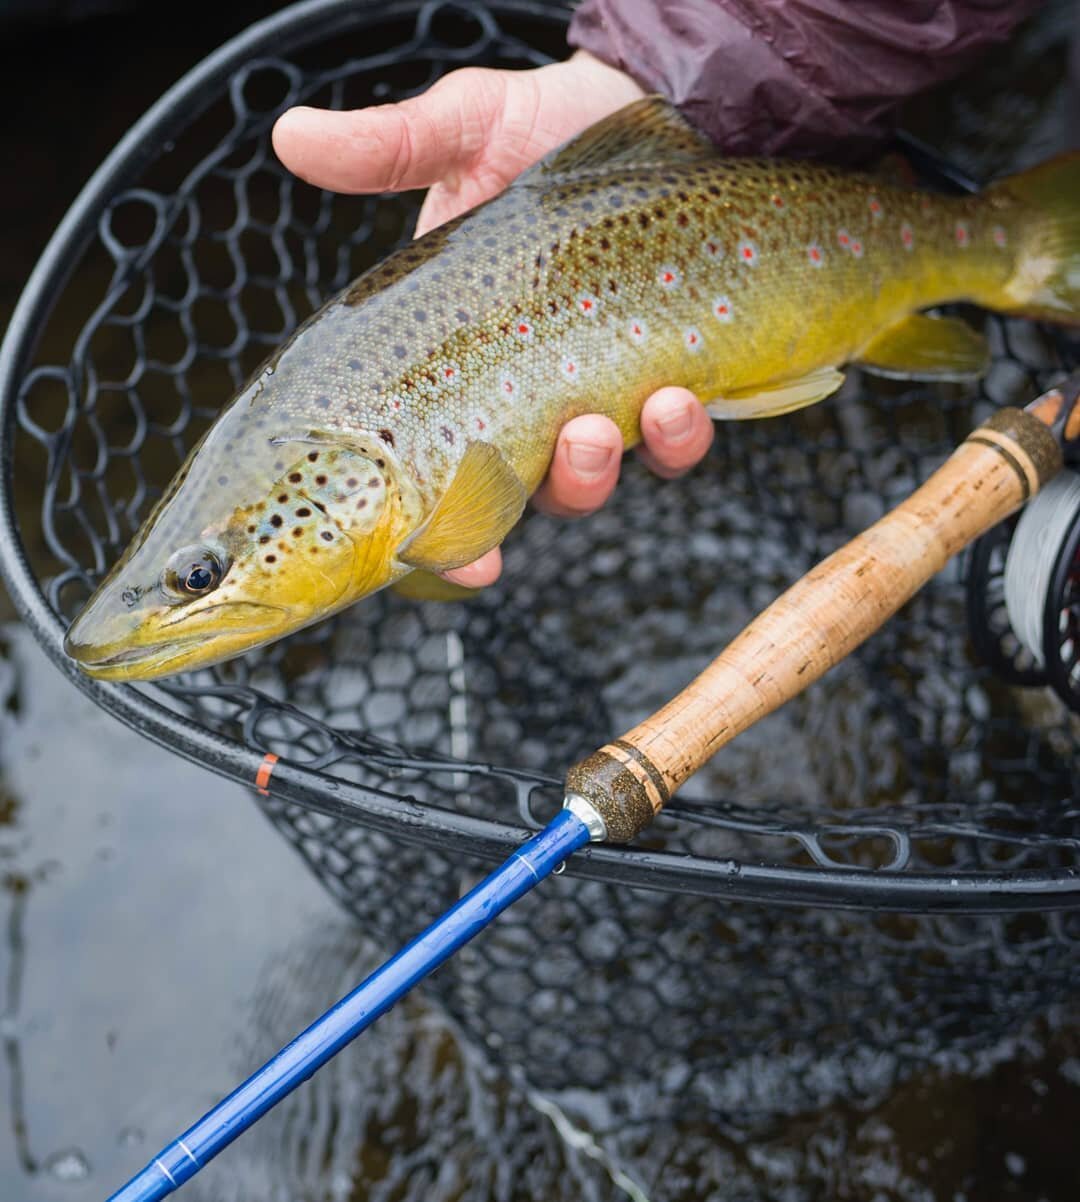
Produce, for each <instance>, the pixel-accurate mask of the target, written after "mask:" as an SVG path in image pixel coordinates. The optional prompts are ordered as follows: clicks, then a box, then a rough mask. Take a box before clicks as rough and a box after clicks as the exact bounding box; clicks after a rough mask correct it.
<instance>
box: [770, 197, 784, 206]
mask: <svg viewBox="0 0 1080 1202" xmlns="http://www.w3.org/2000/svg"><path fill="white" fill-rule="evenodd" d="M772 202H773V204H774V205H776V207H777V208H778V209H782V208H783V207H784V198H783V197H782V196H773V198H772Z"/></svg>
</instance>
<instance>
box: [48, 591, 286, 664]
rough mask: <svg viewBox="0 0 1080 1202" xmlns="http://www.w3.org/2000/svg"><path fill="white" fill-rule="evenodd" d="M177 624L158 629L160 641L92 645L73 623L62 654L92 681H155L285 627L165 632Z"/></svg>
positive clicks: (279, 613) (245, 647) (251, 645)
mask: <svg viewBox="0 0 1080 1202" xmlns="http://www.w3.org/2000/svg"><path fill="white" fill-rule="evenodd" d="M213 608H217V607H213ZM258 608H259V609H265V610H270V611H271V612H272V613H273V614H275V615H277V617H278V618H279V619H280V618H281V616H282V612H283V611H282V610H281V609H280V607H278V606H269V605H267V606H258ZM178 624H179V623H175V622H174V623H164V624H163V625H162V626H161V627H159V633H160V634H161V637H159V638H157V639H152V640H148V641H143V640H141V639H140V640H138V641H136V640H134V639H132V638H130V637H129V638H121V639H117V640H115V641H111V642H107V643H95V642H93V641H90V640H85V639H83V638H80V637H79V630H78V627H79V623H78V622H76V623H75V624H74V625H73V626H72V627H71V629H70V630H69V631H68V634H67V637H66V638H65V639H64V650H65V652H66V653H67V654H68V655H69V656H71V658H72V659H73V660H74V661H75V662H76V663H77V664H78V665H79V667H80V668H81V669H82V670H83V671H84V672H85V673H86V674H87V675H88V676H92V677H94V678H95V679H96V680H127V681H135V680H155V679H157V678H158V677H160V676H169V675H172V674H174V673H177V672H185V671H188V670H190V669H193V668H203V667H208V666H210V665H211V664H216V663H219V662H220V661H221V660H223V659H228V658H230V657H231V656H234V655H239V654H241V653H242V652H244V651H249V650H251V649H253V648H254V647H257V646H260V645H261V644H262V643H265V642H269V641H270V640H271V639H274V638H276V637H278V635H279V634H281V633H283V632H284V627H285V623H283V622H282V621H280V620H278V621H267V622H263V623H259V624H251V625H237V626H229V627H226V628H225V629H224V630H221V631H217V632H214V631H207V630H200V631H192V632H191V633H190V634H187V633H185V634H176V635H171V634H170V633H168V627H169V626H170V625H178Z"/></svg>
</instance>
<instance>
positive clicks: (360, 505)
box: [356, 497, 367, 509]
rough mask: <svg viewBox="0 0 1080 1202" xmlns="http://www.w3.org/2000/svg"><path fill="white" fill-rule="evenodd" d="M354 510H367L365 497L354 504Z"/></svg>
mask: <svg viewBox="0 0 1080 1202" xmlns="http://www.w3.org/2000/svg"><path fill="white" fill-rule="evenodd" d="M356 508H357V509H366V508H367V497H361V498H360V500H359V501H357V502H356Z"/></svg>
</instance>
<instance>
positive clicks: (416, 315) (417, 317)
mask: <svg viewBox="0 0 1080 1202" xmlns="http://www.w3.org/2000/svg"><path fill="white" fill-rule="evenodd" d="M413 320H414V321H427V313H426V312H425V311H424V310H423V309H413Z"/></svg>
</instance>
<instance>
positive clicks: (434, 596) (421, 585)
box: [390, 571, 484, 601]
mask: <svg viewBox="0 0 1080 1202" xmlns="http://www.w3.org/2000/svg"><path fill="white" fill-rule="evenodd" d="M390 587H391V588H392V589H393V590H394V592H395V593H398V594H399V595H400V596H402V597H408V598H409V599H410V600H411V601H467V600H468V599H469V598H470V597H475V596H478V595H479V594H480V593H482V592H483V591H484V590H483V589H482V588H466V587H465V586H464V585H463V584H453V583H452V582H451V581H449V580H444V579H443V577H442V576H436V575H435V574H434V572H423V571H413V572H410V573H409V574H408V576H402V578H401V579H400V580H395V581H394V583H393V584H392V585H391V586H390Z"/></svg>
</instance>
